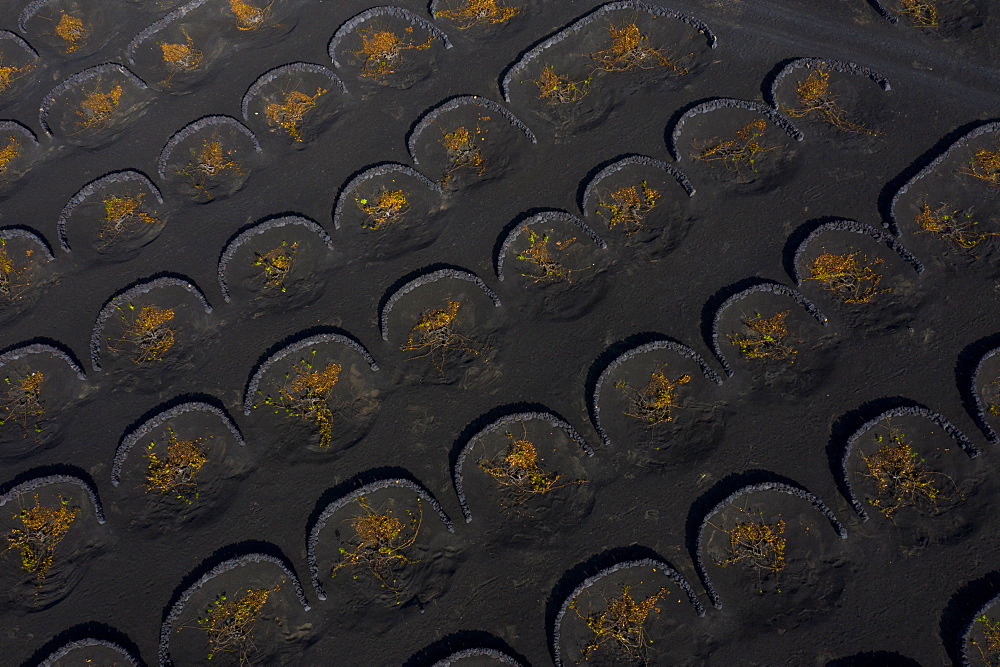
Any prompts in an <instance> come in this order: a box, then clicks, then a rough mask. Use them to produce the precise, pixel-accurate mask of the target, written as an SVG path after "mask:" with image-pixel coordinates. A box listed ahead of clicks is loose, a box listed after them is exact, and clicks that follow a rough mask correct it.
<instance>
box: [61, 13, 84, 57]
mask: <svg viewBox="0 0 1000 667" xmlns="http://www.w3.org/2000/svg"><path fill="white" fill-rule="evenodd" d="M59 13H60V17H59V22H58V23H56V34H57V35H58V36H59V37H60V38H61V39H62V40H63V41H64V42H65V43H66V44H65V48H66V53H73V52H74V51H76V50H77V49H79V48H80V47H81V46H83V45H84V43H85V40H86V39H87V36H88V35H89V34H90V30H88V29H87V28H86V27H85V26H84V25H83V19H81V18H79V17H77V16H73V15H71V14H67V13H66V12H65V11H60V12H59Z"/></svg>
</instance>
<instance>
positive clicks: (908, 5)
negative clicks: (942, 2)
mask: <svg viewBox="0 0 1000 667" xmlns="http://www.w3.org/2000/svg"><path fill="white" fill-rule="evenodd" d="M899 11H900V12H901V13H902V14H903V15H905V16H907V17H909V19H910V20H911V21H913V23H915V24H916V25H919V26H922V27H925V28H930V27H933V26H936V25H937V24H938V8H937V3H936V2H934V0H899Z"/></svg>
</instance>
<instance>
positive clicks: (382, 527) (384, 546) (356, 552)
mask: <svg viewBox="0 0 1000 667" xmlns="http://www.w3.org/2000/svg"><path fill="white" fill-rule="evenodd" d="M358 505H360V507H361V510H362V511H361V513H360V514H359V515H357V516H355V517H352V518H351V519H349V520H348V524H350V526H351V528H352V529H353V531H354V535H353V537H352V538H350V539H348V540H347V541H346V544H345V546H343V547H341V549H340V561H339V562H338V563H337V564H336V565H334V566H333V572H332V576H334V577H335V576H337V573H338V572H339V571H340V570H341V569H343V568H345V567H354V566H361V567H364V568H365V569H367V570H368V571H369V572H370V573H371V574H372V576H374V577H375V579H376V580H378V582H379V583H380V584H381V585H382V586H383V587H384V588H386V589H388V590H390V591H392V592H393V593H394V594H396V595H397V598H398V595H399V593H400V592H401V591H402V585H401V583H400V582H399V580H398V579H397V578H396V574H395V573H396V571H397V570H399V569H400V568H403V567H405V566H406V565H408V564H409V563H411V562H413V561H412V559H411V558H410V557H409V555H408V554H407V553H406V550H407V549H409V548H410V547H411V546H413V545H414V544H415V543H416V541H417V535H418V534H419V533H420V525H421V522H422V520H423V506H422V505H421V504H420V500H419V499H418V500H417V507H418V511H417V512H416V513H413V512H407V514H408V517H407V521H403V520H402V519H399V518H398V517H396V516H393V514H392V511H391V510H385V511H379V510H376V509H374V508H373V507H372V506H371V505H370V504H369V503H368V500H367V499H366V498H364V497H361V498H358Z"/></svg>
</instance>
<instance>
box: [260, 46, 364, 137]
mask: <svg viewBox="0 0 1000 667" xmlns="http://www.w3.org/2000/svg"><path fill="white" fill-rule="evenodd" d="M333 92H336V93H339V95H346V94H347V87H346V86H345V85H344V83H343V82H342V81H341V80H340V77H338V76H337V75H336V74H334V73H333V72H332V71H330V70H329V69H327V68H326V67H323V66H322V65H317V64H314V63H304V62H294V63H288V64H287V65H281V66H279V67H275V68H273V69H270V70H268V71H266V72H264V73H263V74H261V75H260V76H259V77H257V80H256V81H254V82H253V83H252V84H251V85H250V88H248V89H247V92H246V93H245V94H244V95H243V100H242V101H241V102H240V112H241V113H242V114H243V120H244V121H246V122H247V123H250V122H251V121H252V120H256V121H257V122H258V123H259V124H260V125H262V126H264V127H266V129H267V130H268V131H269V132H271V133H278V134H284V135H285V136H286V138H288V139H290V140H291V141H293V142H296V143H302V142H306V141H310V140H311V139H313V138H315V137H316V136H317V135H318V134H319V132H320V131H321V129H322V128H323V127H324V126H325V125H326V124H327V123H328V121H330V120H331V119H332V117H333V116H334V115H335V114H336V112H337V100H338V99H339V96H337V95H331V94H330V93H333Z"/></svg>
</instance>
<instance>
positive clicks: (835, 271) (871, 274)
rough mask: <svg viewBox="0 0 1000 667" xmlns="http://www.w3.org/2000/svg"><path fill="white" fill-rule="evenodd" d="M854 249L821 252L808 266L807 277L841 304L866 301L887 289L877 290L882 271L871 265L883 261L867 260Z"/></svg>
mask: <svg viewBox="0 0 1000 667" xmlns="http://www.w3.org/2000/svg"><path fill="white" fill-rule="evenodd" d="M859 255H860V253H858V252H852V253H849V254H844V255H837V254H834V253H830V252H825V253H823V254H821V255H819V256H818V257H816V259H814V260H813V262H812V264H811V265H810V266H809V273H810V275H809V279H810V280H815V281H817V282H818V283H819V284H820V287H822V288H823V289H825V290H827V291H828V292H832V293H833V294H834V295H836V297H837V298H838V299H840V300H841V301H843V302H844V303H868V302H869V301H871V300H872V299H874V298H875V297H876V296H878V295H879V294H883V293H885V292H888V291H890V289H888V288H886V289H879V287H878V286H879V284H880V283H881V282H882V274H881V273H879V272H878V271H876V270H875V267H876V266H877V265H879V264H882V263H883V261H884V260H882V259H874V260H869V259H868V258H867V257H865V256H864V255H860V258H859Z"/></svg>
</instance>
